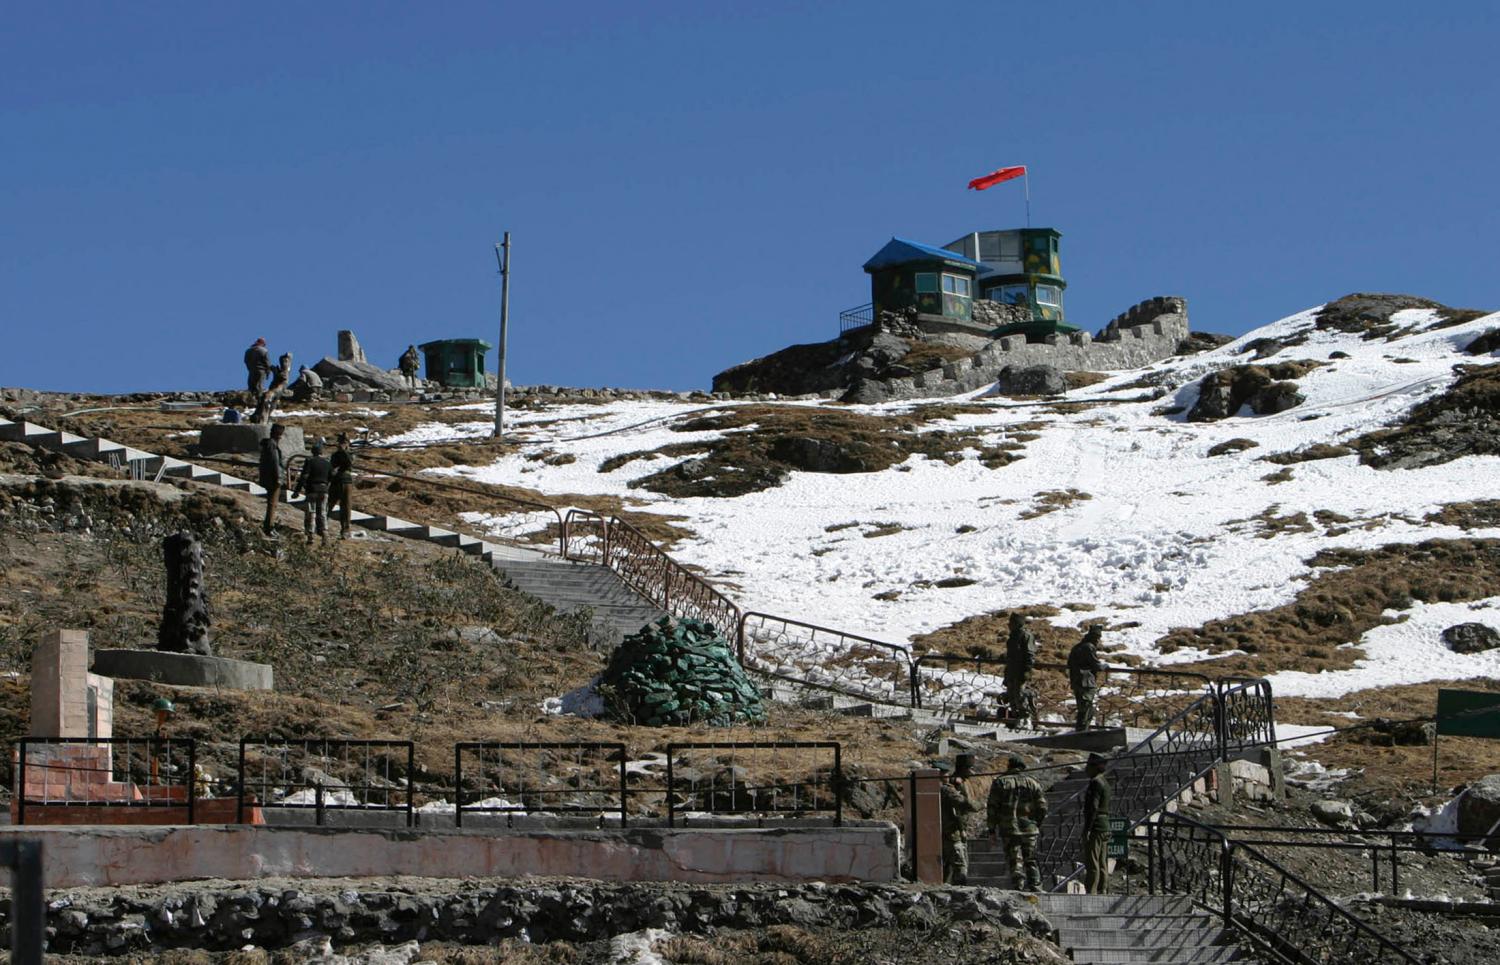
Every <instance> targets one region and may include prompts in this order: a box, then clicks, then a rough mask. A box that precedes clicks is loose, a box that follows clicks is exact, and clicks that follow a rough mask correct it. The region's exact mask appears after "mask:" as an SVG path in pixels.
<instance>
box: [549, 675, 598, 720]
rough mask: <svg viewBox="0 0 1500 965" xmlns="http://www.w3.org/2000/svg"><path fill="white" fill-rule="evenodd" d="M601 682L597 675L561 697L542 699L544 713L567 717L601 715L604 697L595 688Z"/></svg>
mask: <svg viewBox="0 0 1500 965" xmlns="http://www.w3.org/2000/svg"><path fill="white" fill-rule="evenodd" d="M598 682H599V678H598V677H595V678H594V679H593V680H590V681H589V682H588V683H586V684H584V685H583V686H582V687H579V688H577V689H575V690H570V691H568V692H567V693H565V694H563V695H562V696H561V697H548V698H547V699H546V700H543V701H542V713H544V714H555V715H561V716H566V717H599V716H601V715H603V713H604V698H603V697H600V696H599V692H598V691H597V690H595V689H594V685H595V684H597V683H598Z"/></svg>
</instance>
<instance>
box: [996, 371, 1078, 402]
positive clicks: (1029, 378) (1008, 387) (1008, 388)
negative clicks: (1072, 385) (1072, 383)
mask: <svg viewBox="0 0 1500 965" xmlns="http://www.w3.org/2000/svg"><path fill="white" fill-rule="evenodd" d="M998 382H999V387H1000V389H1001V390H1002V391H1004V392H1005V393H1006V394H1008V395H1062V394H1063V393H1064V392H1066V391H1068V380H1067V379H1066V378H1064V377H1063V373H1062V370H1061V369H1059V368H1058V367H1057V366H1055V365H1028V366H1026V367H1025V368H1013V367H1011V366H1006V367H1005V368H1003V369H1001V370H1000V378H999V380H998Z"/></svg>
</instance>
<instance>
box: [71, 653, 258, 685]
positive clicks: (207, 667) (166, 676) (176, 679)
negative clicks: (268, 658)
mask: <svg viewBox="0 0 1500 965" xmlns="http://www.w3.org/2000/svg"><path fill="white" fill-rule="evenodd" d="M93 670H94V673H96V674H100V675H102V676H105V677H116V678H119V679H124V680H151V681H155V682H156V683H162V684H171V685H173V686H175V687H227V688H229V689H230V690H271V689H272V686H271V666H270V664H264V663H251V662H249V661H248V660H229V659H227V658H225V657H200V656H198V655H197V654H192V653H168V652H166V651H164V650H96V651H94V667H93Z"/></svg>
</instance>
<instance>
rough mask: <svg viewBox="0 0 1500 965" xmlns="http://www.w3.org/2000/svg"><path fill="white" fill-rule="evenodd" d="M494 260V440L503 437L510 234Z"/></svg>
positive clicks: (508, 313)
mask: <svg viewBox="0 0 1500 965" xmlns="http://www.w3.org/2000/svg"><path fill="white" fill-rule="evenodd" d="M495 260H496V261H498V262H499V263H500V358H499V359H498V360H497V362H498V364H497V368H499V370H500V371H499V372H498V373H496V377H495V438H496V439H501V438H504V436H505V331H506V327H507V325H508V323H509V322H510V232H509V231H507V232H506V233H505V240H504V241H502V242H501V243H500V244H498V245H496V246H495Z"/></svg>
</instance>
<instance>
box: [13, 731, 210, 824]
mask: <svg viewBox="0 0 1500 965" xmlns="http://www.w3.org/2000/svg"><path fill="white" fill-rule="evenodd" d="M196 764H197V744H196V743H195V742H194V741H193V740H192V739H191V738H180V737H23V738H21V739H20V740H19V741H17V742H16V761H15V774H16V823H17V824H25V823H26V816H27V814H26V812H27V810H28V809H29V808H36V807H67V808H182V809H184V810H185V811H186V812H187V823H188V824H192V823H193V821H194V818H195V817H196V813H195V808H196V804H197V786H196V785H197V782H196V780H195V779H194V771H195V765H196Z"/></svg>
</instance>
